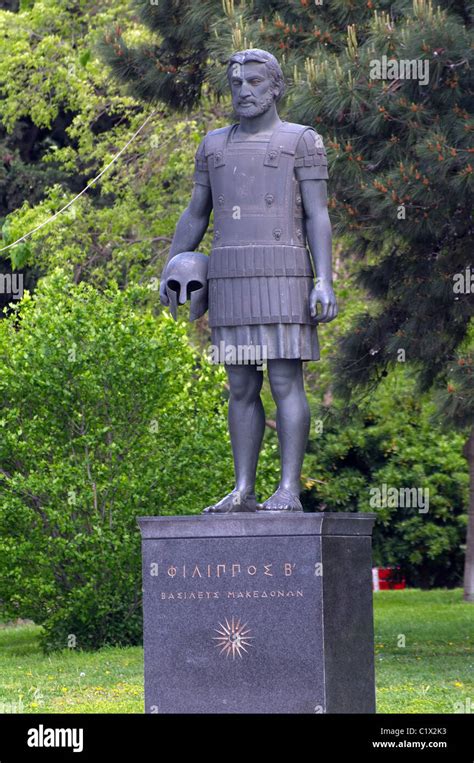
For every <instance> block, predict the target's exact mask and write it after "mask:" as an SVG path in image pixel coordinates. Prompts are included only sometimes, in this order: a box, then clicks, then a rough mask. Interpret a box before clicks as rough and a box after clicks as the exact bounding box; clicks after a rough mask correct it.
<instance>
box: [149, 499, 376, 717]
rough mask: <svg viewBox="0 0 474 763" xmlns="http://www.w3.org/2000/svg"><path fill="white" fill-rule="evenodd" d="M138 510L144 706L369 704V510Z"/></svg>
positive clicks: (349, 709)
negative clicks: (162, 513) (180, 513)
mask: <svg viewBox="0 0 474 763" xmlns="http://www.w3.org/2000/svg"><path fill="white" fill-rule="evenodd" d="M138 522H139V525H140V529H141V533H142V548H143V588H144V642H145V712H147V713H373V712H374V711H375V688H374V657H373V647H374V645H373V618H372V585H371V568H372V559H371V533H372V526H373V522H374V514H344V513H340V514H338V513H335V514H286V515H285V514H282V515H279V514H259V513H257V514H240V515H239V514H227V515H222V516H216V515H199V516H186V517H142V518H140V519H139V520H138Z"/></svg>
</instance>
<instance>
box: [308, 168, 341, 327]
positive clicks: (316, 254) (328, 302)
mask: <svg viewBox="0 0 474 763" xmlns="http://www.w3.org/2000/svg"><path fill="white" fill-rule="evenodd" d="M300 187H301V197H302V202H303V209H304V214H305V222H306V238H307V241H308V246H309V249H310V252H311V258H312V260H313V265H314V271H315V275H316V285H315V287H314V288H313V290H312V292H311V295H310V313H311V316H312V317H317V319H318V322H319V323H329V321H332V320H334V318H335V317H336V315H337V312H338V310H337V303H336V297H335V294H334V290H333V286H332V231H331V222H330V220H329V214H328V201H327V186H326V181H325V180H314V179H312V180H300ZM318 302H319V303H320V304H321V312H320V313H318V312H317V309H316V304H317V303H318Z"/></svg>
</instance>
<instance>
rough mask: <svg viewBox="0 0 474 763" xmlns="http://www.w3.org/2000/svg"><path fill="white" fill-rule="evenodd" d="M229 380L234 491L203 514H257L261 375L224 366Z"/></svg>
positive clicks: (262, 427) (262, 423) (262, 426)
mask: <svg viewBox="0 0 474 763" xmlns="http://www.w3.org/2000/svg"><path fill="white" fill-rule="evenodd" d="M226 371H227V377H228V380H229V388H230V398H229V414H228V421H229V433H230V439H231V443H232V452H233V455H234V468H235V488H234V490H233V491H232V492H231V493H229V494H228V495H226V496H224V498H222V500H221V501H219V503H216V504H214V505H213V506H208V507H207V509H204V512H205V513H220V514H227V513H229V512H241V511H256V510H257V500H256V498H255V477H256V472H257V462H258V454H259V452H260V447H261V444H262V439H263V433H264V430H265V412H264V410H263V405H262V401H261V398H260V390H261V388H262V381H263V373H262V371H259V370H258V368H257V366H255V365H226Z"/></svg>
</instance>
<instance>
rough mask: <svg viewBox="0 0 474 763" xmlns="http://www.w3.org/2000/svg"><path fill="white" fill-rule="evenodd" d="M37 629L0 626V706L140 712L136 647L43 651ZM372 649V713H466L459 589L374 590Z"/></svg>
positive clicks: (471, 706) (472, 677)
mask: <svg viewBox="0 0 474 763" xmlns="http://www.w3.org/2000/svg"><path fill="white" fill-rule="evenodd" d="M39 632H40V629H39V628H38V627H37V626H34V625H24V626H18V627H3V628H2V627H0V712H11V711H14V712H15V711H16V712H18V711H20V712H28V713H45V712H46V713H57V712H60V713H75V712H76V713H77V712H84V713H115V712H118V713H141V712H143V650H142V649H141V648H139V647H131V648H126V649H120V648H107V649H102V650H101V651H99V652H93V653H92V652H91V653H88V652H77V651H74V650H69V651H64V652H60V653H55V654H53V655H51V656H48V657H46V656H44V655H43V654H42V653H41V652H40V650H39V648H38V634H39ZM403 643H404V644H405V646H403V645H402V644H403ZM375 653H376V654H375V666H376V674H377V704H378V711H379V712H382V713H421V712H426V713H452V712H456V711H458V712H459V709H458V708H459V705H458V704H457V703H463V704H464V706H465V707H466V709H467V711H469V710H470V711H471V712H474V606H473V605H472V604H466V603H464V602H463V601H462V592H461V591H460V590H455V591H444V590H437V591H416V590H409V591H381V592H379V593H376V594H375ZM20 701H21V703H22V705H20V704H19V703H20Z"/></svg>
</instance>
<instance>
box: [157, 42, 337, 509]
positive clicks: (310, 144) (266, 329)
mask: <svg viewBox="0 0 474 763" xmlns="http://www.w3.org/2000/svg"><path fill="white" fill-rule="evenodd" d="M227 76H228V80H229V85H230V88H231V93H232V103H233V107H234V111H235V114H236V115H237V116H238V117H239V122H238V123H236V124H232V125H229V126H227V127H224V128H221V129H218V130H211V131H210V132H209V133H207V135H206V136H205V138H204V139H203V140H202V142H201V144H200V146H199V148H198V150H197V153H196V166H195V173H194V183H195V184H194V190H193V193H192V197H191V201H190V203H189V206H188V207H187V209H186V210H185V211H184V212H183V214H182V215H181V217H180V219H179V222H178V224H177V226H176V232H175V235H174V238H173V242H172V245H171V250H170V255H169V258H168V261H167V264H166V265H165V268H164V271H163V274H162V279H161V285H160V299H161V301H162V303H163V304H164V305H170V304H171V306H172V307H173V303H174V306H175V307H174V309H175V308H176V304H177V301H179V302H181V303H183V302H184V301H185V300H186V299H191V304H193V297H192V295H193V291H196V292H197V293H196V302H195V304H199V307H198V309H194V317H197V315H198V314H202V312H204V311H205V305H204V302H203V300H205V299H206V296H207V299H208V305H209V325H210V327H211V340H212V345H213V346H214V347H218V348H221V349H223V353H222V362H224V363H225V367H226V371H227V375H228V379H229V388H230V399H229V431H230V437H231V442H232V451H233V456H234V466H235V478H236V482H235V488H234V490H233V491H232V492H231V493H229V495H226V496H225V497H224V498H222V500H220V501H219V502H218V503H216V504H215V505H213V506H209V507H208V508H207V509H205V510H204V511H205V512H212V513H229V512H244V511H245V512H254V511H257V510H258V511H279V512H280V511H302V506H301V502H300V499H299V494H300V475H301V466H302V463H303V457H304V451H305V447H306V443H307V439H308V434H309V426H310V413H309V407H308V402H307V399H306V395H305V391H304V383H303V361H305V360H318V359H319V345H318V335H317V324H318V323H327V322H329V321H332V320H333V319H334V318H335V317H336V315H337V305H336V299H335V296H334V291H333V288H332V261H331V245H332V235H331V224H330V221H329V215H328V209H327V190H326V179H327V177H328V174H327V160H326V152H325V150H324V146H323V143H322V140H321V138H320V136H319V135H318V134H317V133H316V132H315V130H313V129H312V128H311V127H308V126H305V125H299V124H294V123H292V122H285V121H282V120H281V119H280V117H279V116H278V112H277V103H278V101H279V99H280V98H281V97H282V95H283V92H284V80H283V74H282V71H281V68H280V66H279V64H278V61H277V60H276V58H275V57H274V56H273V55H272V54H271V53H268V52H267V51H264V50H258V49H253V50H244V51H241V52H238V53H234V55H233V56H231V57H230V59H229V61H228V68H227ZM212 210H214V240H213V246H212V251H211V255H210V257H209V262H208V269H207V273H206V274H205V275H204V276H203V267H202V260H201V259H200V258H201V257H202V255H200V254H199V253H198V252H195V249H196V247H198V246H199V243H200V241H201V240H202V238H203V236H204V234H205V232H206V229H207V227H208V224H209V217H210V214H211V211H212ZM308 248H309V251H308ZM183 253H184V255H185V259H186V262H187V263H188V265H187V267H188V270H187V271H186V273H187V274H186V276H181V275H180V273H182V272H183V269H182V264H181V263H179V261H176V262H173V258H174V257H175V256H176V255H178V256H180V257H181V255H182V254H183ZM193 255H194V258H195V259H193ZM178 263H179V264H180V267H178ZM177 273H178V275H177ZM315 275H316V283H314V277H315ZM206 277H207V284H205V283H204V280H205V278H206ZM206 287H207V292H206ZM198 294H199V297H198ZM177 295H178V296H177ZM317 303H319V304H320V305H321V310H320V312H319V313H318V310H317ZM191 317H192V316H191ZM242 347H245V348H247V350H249V348H250V350H252V349H253V350H255V357H259V358H262V357H263V358H264V359H265V361H266V364H267V367H268V375H269V381H270V387H271V391H272V395H273V398H274V400H275V403H276V408H277V433H278V440H279V446H280V457H281V480H280V484H279V486H278V489H277V490H276V492H275V493H274V494H273V495H272V496H271V497H270V498H268V499H267V500H266V501H265V502H264V503H263V504H262V505H259V504H257V500H256V496H255V477H256V470H257V462H258V455H259V452H260V447H261V443H262V438H263V433H264V428H265V415H264V410H263V405H262V401H261V398H260V390H261V387H262V379H263V374H262V370H261V366H260V365H259V363H257V362H245V363H243V362H238V361H237V362H236V360H235V358H236V357H239V354H238V352H237V353H235V352H229V353H227V352H226V350H227V349H229V350H236V349H238V348H242ZM229 357H230V358H231V360H229ZM247 358H248V356H247Z"/></svg>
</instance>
